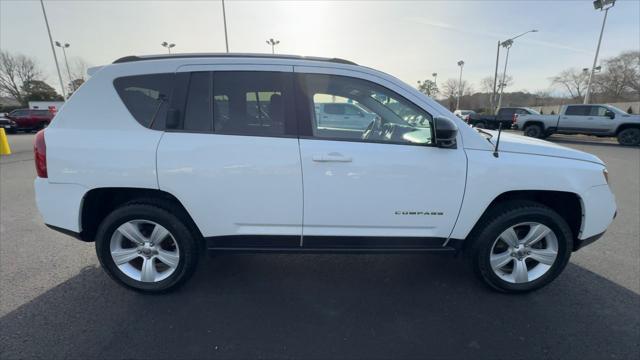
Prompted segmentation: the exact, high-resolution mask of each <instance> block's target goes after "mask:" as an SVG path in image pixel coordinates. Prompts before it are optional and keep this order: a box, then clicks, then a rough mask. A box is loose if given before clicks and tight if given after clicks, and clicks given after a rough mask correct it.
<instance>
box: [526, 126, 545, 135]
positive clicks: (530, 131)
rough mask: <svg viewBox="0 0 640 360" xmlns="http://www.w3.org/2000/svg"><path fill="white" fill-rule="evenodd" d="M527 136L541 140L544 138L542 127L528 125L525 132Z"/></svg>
mask: <svg viewBox="0 0 640 360" xmlns="http://www.w3.org/2000/svg"><path fill="white" fill-rule="evenodd" d="M523 132H524V135H525V136H529V137H534V138H538V139H541V138H543V137H544V134H543V131H542V127H541V126H540V125H536V124H533V125H527V127H525V128H524V130H523Z"/></svg>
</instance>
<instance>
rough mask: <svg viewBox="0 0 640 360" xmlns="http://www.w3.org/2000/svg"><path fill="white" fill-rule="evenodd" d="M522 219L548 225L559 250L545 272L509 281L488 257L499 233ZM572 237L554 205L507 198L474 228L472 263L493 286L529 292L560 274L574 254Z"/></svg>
mask: <svg viewBox="0 0 640 360" xmlns="http://www.w3.org/2000/svg"><path fill="white" fill-rule="evenodd" d="M523 222H538V223H541V224H543V225H546V226H547V227H549V228H550V229H551V230H552V231H553V232H554V234H555V235H556V238H557V240H558V253H557V257H556V259H555V261H554V263H553V264H552V265H551V267H550V268H549V269H548V270H547V272H546V273H544V275H542V276H540V277H539V278H537V279H535V280H533V281H529V282H525V283H510V282H508V281H505V280H503V279H501V278H500V277H499V276H498V275H496V274H495V273H494V271H493V269H492V268H491V263H490V261H489V259H490V255H491V252H492V247H493V244H494V242H495V241H496V239H497V238H498V236H500V234H501V233H502V232H503V231H504V230H506V229H508V228H509V227H511V226H514V225H516V224H520V223H523ZM572 239H573V237H572V234H571V229H570V228H569V225H567V222H566V221H565V220H564V219H563V218H562V217H561V216H560V215H558V213H556V212H555V211H553V210H552V209H551V208H549V207H547V206H544V205H542V204H539V203H536V202H533V201H528V200H517V201H508V202H504V203H502V204H499V205H497V206H495V207H494V208H493V209H491V210H489V212H488V213H487V214H485V215H484V216H483V218H482V219H481V220H480V222H479V223H478V225H477V226H476V228H475V229H474V231H473V233H472V235H471V239H470V240H471V241H472V243H471V252H470V255H471V262H472V266H473V269H474V272H475V273H476V275H477V276H479V277H480V278H481V279H482V280H483V281H484V282H485V283H486V284H487V285H489V286H490V287H491V288H493V289H495V290H498V291H501V292H507V293H524V292H529V291H532V290H536V289H539V288H541V287H543V286H545V285H547V284H549V283H550V282H551V281H553V280H554V279H555V278H556V277H557V276H558V275H560V273H561V272H562V270H564V268H565V266H566V265H567V263H568V262H569V258H570V256H571V251H572V248H573V246H572V245H573V240H572Z"/></svg>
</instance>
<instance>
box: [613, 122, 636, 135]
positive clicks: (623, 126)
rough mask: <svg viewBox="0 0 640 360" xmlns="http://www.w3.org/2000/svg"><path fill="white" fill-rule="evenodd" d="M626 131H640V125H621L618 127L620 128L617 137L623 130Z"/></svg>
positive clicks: (617, 130)
mask: <svg viewBox="0 0 640 360" xmlns="http://www.w3.org/2000/svg"><path fill="white" fill-rule="evenodd" d="M626 129H640V124H632V123H626V124H620V125H618V128H617V129H616V136H617V135H618V134H619V133H620V132H621V131H622V130H626Z"/></svg>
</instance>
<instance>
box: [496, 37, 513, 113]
mask: <svg viewBox="0 0 640 360" xmlns="http://www.w3.org/2000/svg"><path fill="white" fill-rule="evenodd" d="M511 45H513V40H507V41H505V42H503V43H502V46H504V47H506V48H507V56H506V58H505V59H504V71H503V72H502V80H501V81H500V96H499V97H498V106H497V107H496V112H497V111H498V110H499V109H500V107H501V106H502V93H504V88H505V86H506V85H507V84H506V83H505V80H506V78H507V64H508V63H509V50H511Z"/></svg>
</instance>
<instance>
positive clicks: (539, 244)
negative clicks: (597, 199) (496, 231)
mask: <svg viewBox="0 0 640 360" xmlns="http://www.w3.org/2000/svg"><path fill="white" fill-rule="evenodd" d="M489 256H490V258H489V261H490V263H491V269H492V270H493V272H494V274H496V275H497V276H498V277H499V278H500V279H502V280H504V281H506V282H509V283H514V284H522V283H527V282H531V281H534V280H536V279H538V278H540V277H541V276H543V275H544V274H546V273H547V272H548V271H549V269H551V267H552V266H553V264H554V263H555V261H556V259H557V257H558V238H557V236H556V234H555V233H554V232H553V230H551V229H550V228H549V227H548V226H546V225H544V224H541V223H537V222H526V223H520V224H516V225H513V226H511V227H509V228H508V229H506V230H504V231H503V232H502V233H501V234H500V235H499V236H498V238H497V239H496V240H495V241H494V242H493V245H492V246H491V253H490V255H489Z"/></svg>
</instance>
